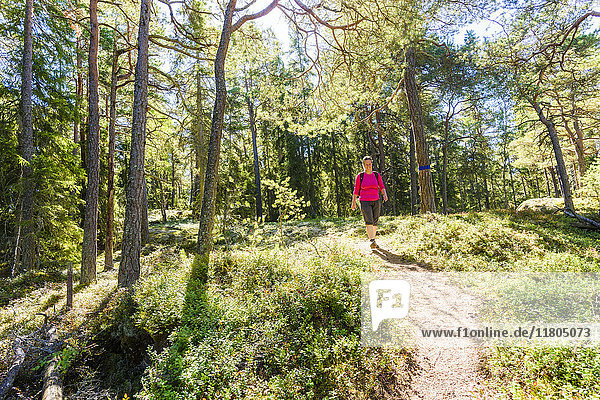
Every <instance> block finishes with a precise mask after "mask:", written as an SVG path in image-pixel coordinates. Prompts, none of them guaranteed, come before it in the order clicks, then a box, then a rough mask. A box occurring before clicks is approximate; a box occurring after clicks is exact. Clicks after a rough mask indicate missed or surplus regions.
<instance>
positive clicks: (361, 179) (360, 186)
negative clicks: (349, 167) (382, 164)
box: [358, 172, 365, 197]
mask: <svg viewBox="0 0 600 400" xmlns="http://www.w3.org/2000/svg"><path fill="white" fill-rule="evenodd" d="M364 178H365V173H364V172H361V173H360V184H359V185H358V196H359V197H360V191H361V190H362V181H363V179H364Z"/></svg>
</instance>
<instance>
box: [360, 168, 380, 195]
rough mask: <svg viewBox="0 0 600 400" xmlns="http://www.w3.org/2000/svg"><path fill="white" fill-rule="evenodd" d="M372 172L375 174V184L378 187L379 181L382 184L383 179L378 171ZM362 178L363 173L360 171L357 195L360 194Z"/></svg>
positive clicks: (363, 176)
mask: <svg viewBox="0 0 600 400" xmlns="http://www.w3.org/2000/svg"><path fill="white" fill-rule="evenodd" d="M373 173H374V174H375V178H376V179H377V186H378V187H379V183H380V182H381V184H382V185H383V179H381V175H379V172H377V171H373ZM364 178H365V173H364V172H361V173H360V186H358V196H360V191H361V190H362V181H363V179H364Z"/></svg>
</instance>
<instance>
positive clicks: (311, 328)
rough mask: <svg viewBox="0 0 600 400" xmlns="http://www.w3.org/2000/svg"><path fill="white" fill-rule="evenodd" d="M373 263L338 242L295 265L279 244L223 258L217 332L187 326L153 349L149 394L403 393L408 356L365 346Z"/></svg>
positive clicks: (215, 302) (215, 301)
mask: <svg viewBox="0 0 600 400" xmlns="http://www.w3.org/2000/svg"><path fill="white" fill-rule="evenodd" d="M365 268H366V265H365V264H364V261H362V260H361V259H360V258H358V257H356V256H354V255H352V254H348V253H346V252H344V250H343V249H337V248H336V249H332V250H330V251H329V253H328V254H327V256H325V257H323V258H321V257H305V258H304V259H300V258H297V259H296V260H295V262H292V261H286V259H285V254H283V253H282V252H277V251H271V250H266V251H253V252H235V253H227V254H221V255H219V256H217V257H215V261H214V262H213V265H212V268H211V276H210V284H209V286H208V288H207V296H208V298H209V299H210V300H209V302H210V304H211V305H212V306H214V307H215V308H216V309H217V311H216V312H213V313H212V314H210V315H209V316H208V318H207V321H206V322H207V324H208V325H209V326H213V327H212V329H209V330H207V329H196V328H189V327H188V326H183V327H181V328H180V330H179V331H178V333H177V339H176V340H175V343H174V345H173V346H172V347H171V348H170V349H168V350H165V351H164V352H163V353H161V354H153V359H154V362H153V365H152V366H151V367H150V368H149V369H148V371H147V374H146V376H145V378H144V389H143V390H142V392H141V393H140V397H141V398H143V399H196V398H198V397H197V396H198V394H199V393H201V394H202V396H203V397H205V398H207V399H209V398H210V399H241V398H245V399H255V398H256V399H257V398H261V399H265V398H272V399H315V398H319V399H337V398H344V399H351V398H357V399H358V398H377V396H378V395H380V394H381V393H383V390H384V388H385V390H387V391H392V392H393V391H394V390H395V389H396V390H397V388H396V384H397V383H398V382H400V381H402V379H401V378H400V376H401V372H400V371H398V370H397V368H398V367H402V366H403V365H404V364H405V363H406V360H407V358H408V357H409V355H408V353H399V352H385V351H382V350H370V349H365V348H362V347H361V346H360V271H361V270H364V269H365ZM212 317H215V318H217V321H216V323H214V325H213V323H212V322H211V321H210V319H211V318H212Z"/></svg>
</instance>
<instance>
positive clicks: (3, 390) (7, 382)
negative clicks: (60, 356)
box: [0, 313, 48, 400]
mask: <svg viewBox="0 0 600 400" xmlns="http://www.w3.org/2000/svg"><path fill="white" fill-rule="evenodd" d="M35 315H41V316H43V317H44V324H43V325H42V327H41V328H40V329H38V330H37V331H35V332H32V333H30V334H29V335H27V336H24V337H21V336H17V337H16V339H15V344H14V346H13V348H14V352H15V360H14V361H13V364H12V365H11V367H10V369H9V370H8V373H7V374H6V376H5V377H4V379H3V380H2V383H0V400H3V399H4V398H5V397H6V395H7V394H8V392H10V390H11V389H12V387H13V384H14V382H15V379H16V378H17V375H18V374H19V371H20V370H21V367H22V366H23V363H24V362H25V357H26V356H27V352H28V350H29V349H28V348H27V347H25V345H26V344H27V341H29V340H31V339H32V338H35V337H37V335H39V334H40V333H41V332H45V331H46V326H48V316H47V315H46V314H43V313H36V314H35Z"/></svg>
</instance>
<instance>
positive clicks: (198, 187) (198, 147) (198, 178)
mask: <svg viewBox="0 0 600 400" xmlns="http://www.w3.org/2000/svg"><path fill="white" fill-rule="evenodd" d="M196 86H197V88H196V127H195V129H194V149H195V152H196V167H195V178H194V200H193V208H192V210H193V215H194V218H198V217H199V216H200V209H201V208H202V196H203V194H204V180H205V177H206V163H207V156H208V140H207V139H208V138H207V135H206V130H205V129H204V118H203V115H204V109H203V96H202V68H201V67H200V61H198V66H197V71H196Z"/></svg>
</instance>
